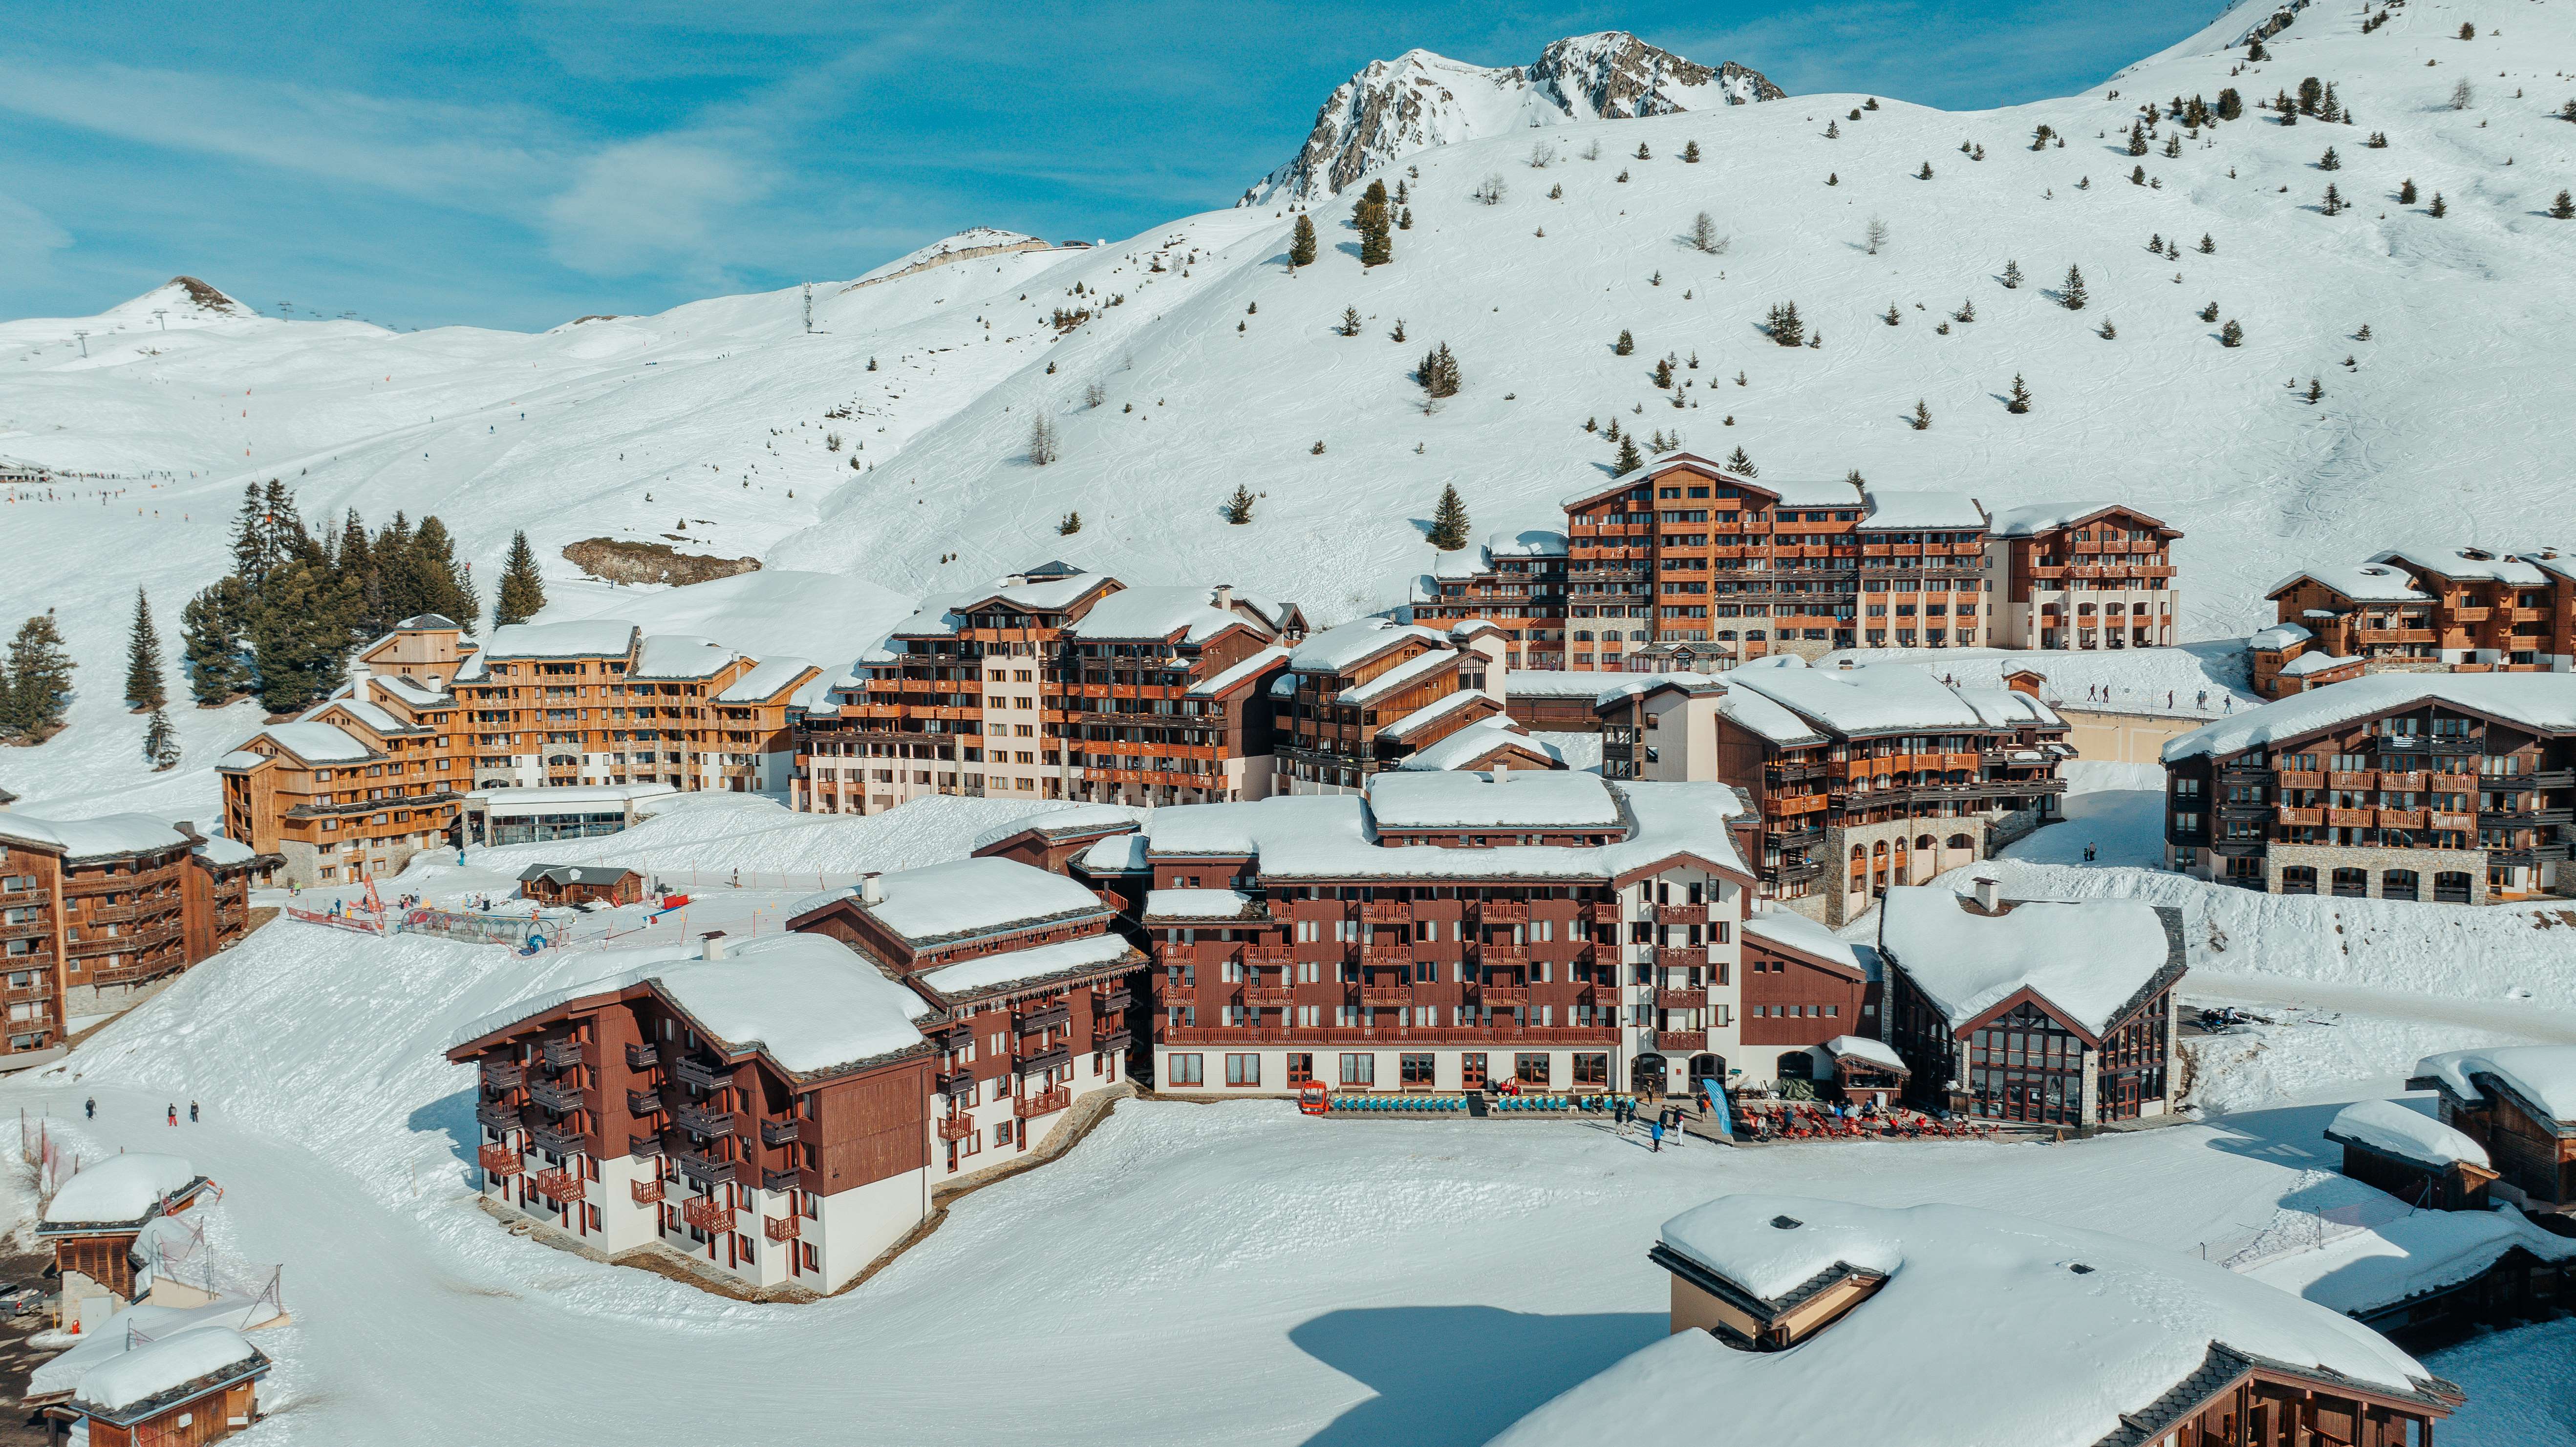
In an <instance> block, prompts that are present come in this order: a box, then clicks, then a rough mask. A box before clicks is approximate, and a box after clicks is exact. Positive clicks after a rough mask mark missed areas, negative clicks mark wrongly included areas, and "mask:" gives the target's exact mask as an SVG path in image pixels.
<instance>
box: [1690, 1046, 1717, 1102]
mask: <svg viewBox="0 0 2576 1447" xmlns="http://www.w3.org/2000/svg"><path fill="white" fill-rule="evenodd" d="M1703 1080H1714V1081H1716V1082H1717V1088H1718V1089H1719V1090H1724V1089H1726V1057H1725V1056H1723V1055H1710V1054H1707V1053H1706V1052H1702V1053H1700V1054H1698V1055H1694V1056H1692V1057H1691V1058H1690V1079H1688V1080H1687V1081H1685V1082H1683V1087H1684V1088H1685V1089H1687V1090H1689V1091H1691V1092H1692V1093H1693V1094H1697V1093H1698V1091H1699V1083H1700V1082H1701V1081H1703Z"/></svg>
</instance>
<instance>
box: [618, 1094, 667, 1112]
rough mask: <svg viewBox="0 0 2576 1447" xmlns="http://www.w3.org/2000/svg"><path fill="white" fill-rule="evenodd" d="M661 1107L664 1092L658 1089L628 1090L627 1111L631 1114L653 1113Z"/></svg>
mask: <svg viewBox="0 0 2576 1447" xmlns="http://www.w3.org/2000/svg"><path fill="white" fill-rule="evenodd" d="M661 1108H662V1092H660V1091H658V1090H630V1091H628V1092H626V1112H627V1114H629V1115H651V1114H653V1113H654V1112H655V1111H658V1110H660V1109H661Z"/></svg>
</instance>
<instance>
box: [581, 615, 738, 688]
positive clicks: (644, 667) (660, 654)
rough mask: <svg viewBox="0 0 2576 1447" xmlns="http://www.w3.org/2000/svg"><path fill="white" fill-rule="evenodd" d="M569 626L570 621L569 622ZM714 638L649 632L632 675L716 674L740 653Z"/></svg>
mask: <svg viewBox="0 0 2576 1447" xmlns="http://www.w3.org/2000/svg"><path fill="white" fill-rule="evenodd" d="M567 626H569V625H567ZM737 656H738V655H736V654H735V653H734V651H733V650H732V649H730V648H727V647H725V646H724V645H723V644H721V643H718V642H717V641H715V640H714V639H712V638H700V637H698V636H697V635H696V634H694V633H659V634H650V635H647V636H646V637H645V639H644V641H643V643H642V644H641V645H639V646H638V647H637V648H636V650H635V663H634V666H633V667H631V668H629V669H627V670H626V676H627V677H628V678H681V679H687V678H713V677H715V676H716V674H717V673H719V672H721V671H722V670H723V668H724V666H725V665H726V664H728V663H731V662H733V661H734V659H735V658H736V657H737Z"/></svg>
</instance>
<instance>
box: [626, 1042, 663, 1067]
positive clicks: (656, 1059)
mask: <svg viewBox="0 0 2576 1447" xmlns="http://www.w3.org/2000/svg"><path fill="white" fill-rule="evenodd" d="M661 1063H662V1052H661V1051H660V1050H659V1049H657V1048H655V1047H653V1046H651V1045H629V1046H627V1047H626V1068H627V1069H629V1070H650V1069H652V1068H653V1067H654V1066H656V1065H659V1064H661Z"/></svg>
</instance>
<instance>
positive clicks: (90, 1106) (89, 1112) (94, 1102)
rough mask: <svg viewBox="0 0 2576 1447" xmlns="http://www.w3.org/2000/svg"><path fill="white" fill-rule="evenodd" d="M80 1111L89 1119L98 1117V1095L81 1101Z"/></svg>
mask: <svg viewBox="0 0 2576 1447" xmlns="http://www.w3.org/2000/svg"><path fill="white" fill-rule="evenodd" d="M81 1113H82V1114H83V1115H85V1116H87V1117H88V1118H89V1119H91V1120H96V1119H98V1097H97V1096H95V1095H93V1096H91V1097H90V1098H89V1099H87V1100H85V1101H83V1102H81Z"/></svg>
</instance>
